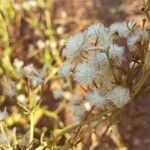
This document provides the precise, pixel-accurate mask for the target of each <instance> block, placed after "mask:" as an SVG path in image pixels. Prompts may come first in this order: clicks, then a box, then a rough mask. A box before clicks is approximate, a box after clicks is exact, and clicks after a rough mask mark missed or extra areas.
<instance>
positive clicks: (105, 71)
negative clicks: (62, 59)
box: [60, 20, 149, 121]
mask: <svg viewBox="0 0 150 150" xmlns="http://www.w3.org/2000/svg"><path fill="white" fill-rule="evenodd" d="M147 40H149V35H148V32H147V31H146V30H145V29H142V28H140V26H138V25H137V24H136V23H135V22H134V20H130V21H128V22H119V23H114V24H112V25H111V26H109V28H108V27H105V26H104V25H103V24H93V25H90V26H89V27H88V28H87V29H85V30H84V31H83V32H80V33H77V34H75V35H74V36H72V37H70V38H69V39H68V41H67V44H66V48H65V50H64V56H66V62H67V63H68V62H69V63H68V64H67V63H65V64H64V66H63V67H62V68H61V69H60V73H61V74H62V75H63V76H67V75H69V73H70V72H71V73H72V74H73V79H74V80H75V81H76V83H77V84H81V85H83V86H84V87H85V88H86V90H85V92H86V94H85V95H83V97H82V96H80V95H73V96H72V102H71V108H72V112H73V114H75V115H74V120H76V121H77V120H78V121H79V120H80V119H81V116H82V115H84V114H85V111H86V110H90V109H91V106H95V107H97V109H98V108H100V109H102V108H104V107H105V106H107V104H108V103H110V102H112V103H113V104H114V105H113V106H116V107H117V108H121V107H123V106H124V105H126V104H127V103H128V102H129V100H130V99H131V97H130V91H129V89H128V88H125V87H123V86H121V83H123V84H124V81H123V79H124V78H123V77H124V76H125V72H126V68H127V65H128V64H130V66H129V67H132V66H131V65H132V64H131V62H130V58H131V56H132V55H133V54H134V53H133V52H134V51H133V50H138V49H139V48H140V47H139V44H138V42H141V41H147ZM131 51H132V52H131ZM126 58H127V59H126ZM110 63H111V64H110ZM72 64H73V67H72ZM124 67H126V68H124ZM72 74H71V75H72ZM116 80H117V81H116ZM117 83H119V84H120V85H117ZM102 91H104V92H105V94H102V93H104V92H102ZM86 102H87V103H86ZM83 104H85V106H86V110H85V108H84V107H83V106H84V105H83ZM106 108H108V107H106Z"/></svg>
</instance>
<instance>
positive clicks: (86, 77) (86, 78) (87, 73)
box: [74, 62, 98, 85]
mask: <svg viewBox="0 0 150 150" xmlns="http://www.w3.org/2000/svg"><path fill="white" fill-rule="evenodd" d="M97 76H98V72H97V70H96V68H95V67H94V66H93V65H90V64H89V63H86V62H85V63H82V64H79V65H78V66H77V67H76V69H75V74H74V79H75V81H77V83H80V84H84V85H88V84H91V83H92V82H93V81H94V80H95V79H96V78H97Z"/></svg>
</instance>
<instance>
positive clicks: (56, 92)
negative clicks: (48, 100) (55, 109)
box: [53, 89, 64, 100]
mask: <svg viewBox="0 0 150 150" xmlns="http://www.w3.org/2000/svg"><path fill="white" fill-rule="evenodd" d="M53 96H54V98H55V100H58V99H62V98H63V97H64V91H63V90H62V89H55V90H53Z"/></svg>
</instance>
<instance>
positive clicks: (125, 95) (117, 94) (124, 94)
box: [107, 86, 131, 108]
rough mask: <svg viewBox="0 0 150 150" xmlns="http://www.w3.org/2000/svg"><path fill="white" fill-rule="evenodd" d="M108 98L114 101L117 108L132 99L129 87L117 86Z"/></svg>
mask: <svg viewBox="0 0 150 150" xmlns="http://www.w3.org/2000/svg"><path fill="white" fill-rule="evenodd" d="M107 98H108V99H109V100H110V101H112V102H113V103H114V105H115V106H116V107H117V108H121V107H123V106H124V105H125V104H127V103H128V102H129V100H130V99H131V97H130V91H129V89H128V88H125V87H122V86H116V87H115V88H114V89H112V91H111V92H110V93H109V95H108V96H107Z"/></svg>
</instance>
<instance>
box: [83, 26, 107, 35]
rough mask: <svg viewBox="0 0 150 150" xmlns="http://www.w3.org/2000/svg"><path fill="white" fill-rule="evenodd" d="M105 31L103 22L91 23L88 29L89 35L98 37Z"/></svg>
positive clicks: (87, 33)
mask: <svg viewBox="0 0 150 150" xmlns="http://www.w3.org/2000/svg"><path fill="white" fill-rule="evenodd" d="M104 31H105V27H104V25H103V24H98V23H97V24H93V25H90V26H89V27H88V28H87V30H86V36H87V37H98V35H99V34H102V33H103V32H104Z"/></svg>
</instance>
